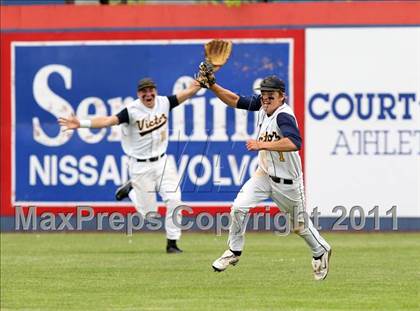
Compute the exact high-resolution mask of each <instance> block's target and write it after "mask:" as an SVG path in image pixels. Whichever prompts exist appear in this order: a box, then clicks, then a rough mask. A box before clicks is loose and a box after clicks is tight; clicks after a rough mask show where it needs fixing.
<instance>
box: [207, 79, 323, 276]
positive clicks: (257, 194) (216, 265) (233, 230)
mask: <svg viewBox="0 0 420 311" xmlns="http://www.w3.org/2000/svg"><path fill="white" fill-rule="evenodd" d="M210 89H211V90H212V91H213V92H214V94H215V95H216V96H217V97H219V98H220V99H221V100H222V101H223V102H224V103H226V104H227V105H229V106H231V107H234V108H238V109H245V110H249V111H258V116H257V118H258V120H257V122H258V123H257V124H258V137H257V139H256V140H248V141H247V142H246V147H247V149H248V150H251V151H258V168H257V171H256V172H255V174H254V175H253V176H252V177H251V178H250V179H249V180H248V181H247V182H246V183H245V184H244V185H243V187H242V189H241V190H240V192H239V193H238V195H237V197H236V199H235V201H234V202H233V205H232V208H231V216H232V222H231V226H230V228H229V240H228V245H229V249H228V250H226V251H225V252H224V253H223V255H222V256H221V257H220V258H218V259H216V260H215V261H214V262H213V264H212V266H213V269H214V270H215V271H219V272H220V271H224V270H225V269H226V268H228V266H229V265H235V264H237V263H238V261H239V258H240V255H241V253H242V249H243V247H244V234H245V229H246V215H247V213H248V212H249V209H250V208H252V207H255V206H256V205H258V204H259V203H260V202H263V201H264V200H267V199H268V198H271V199H272V200H273V201H274V202H275V203H276V205H277V206H279V207H280V208H281V209H284V210H285V211H286V212H287V213H288V214H289V215H290V224H291V226H292V228H293V231H294V232H295V233H297V234H298V235H300V236H301V237H302V238H303V239H304V240H305V242H306V243H307V244H308V246H309V248H310V249H311V251H312V256H313V259H312V267H313V272H314V278H315V280H323V279H325V278H326V277H327V274H328V270H329V259H330V256H331V246H330V245H329V244H328V243H327V242H326V241H325V240H324V238H322V237H321V236H320V234H319V232H318V230H317V229H315V228H314V226H313V224H312V221H311V219H310V218H309V217H307V214H306V213H305V197H304V190H303V176H302V165H301V160H300V156H299V152H298V150H299V149H300V147H301V143H302V142H301V137H300V134H299V130H298V127H297V122H296V118H295V116H294V114H293V111H292V109H291V108H290V107H289V105H287V104H286V102H285V101H286V96H285V84H284V82H283V81H282V80H280V79H279V78H277V77H276V76H269V77H267V78H265V79H264V80H263V81H262V82H261V85H260V88H259V89H260V90H261V95H253V96H250V97H244V96H239V95H237V94H235V93H233V92H231V91H230V90H227V89H225V88H223V87H221V86H220V85H218V84H216V83H214V84H213V85H211V86H210Z"/></svg>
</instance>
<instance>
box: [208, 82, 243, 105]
mask: <svg viewBox="0 0 420 311" xmlns="http://www.w3.org/2000/svg"><path fill="white" fill-rule="evenodd" d="M209 89H210V90H211V91H213V93H214V94H215V95H216V96H217V97H218V98H219V99H220V100H221V101H222V102H224V103H225V104H226V105H228V106H230V107H233V108H236V107H237V105H238V101H239V95H238V94H235V93H233V92H232V91H230V90H228V89H225V88H224V87H222V86H220V85H219V84H217V83H215V84H213V85H212V86H210V88H209Z"/></svg>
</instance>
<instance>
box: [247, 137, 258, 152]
mask: <svg viewBox="0 0 420 311" xmlns="http://www.w3.org/2000/svg"><path fill="white" fill-rule="evenodd" d="M246 148H247V149H248V150H249V151H258V150H260V146H259V143H258V141H256V140H254V139H248V140H247V141H246Z"/></svg>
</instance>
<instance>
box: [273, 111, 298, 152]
mask: <svg viewBox="0 0 420 311" xmlns="http://www.w3.org/2000/svg"><path fill="white" fill-rule="evenodd" d="M277 126H278V127H279V129H280V130H281V132H282V133H283V136H284V137H287V138H289V139H290V140H291V141H292V142H293V143H294V144H295V145H296V147H297V148H298V149H300V147H301V146H302V138H301V137H300V133H299V129H298V127H297V125H296V120H295V118H294V117H293V116H291V115H290V114H288V113H285V112H282V113H279V114H278V115H277Z"/></svg>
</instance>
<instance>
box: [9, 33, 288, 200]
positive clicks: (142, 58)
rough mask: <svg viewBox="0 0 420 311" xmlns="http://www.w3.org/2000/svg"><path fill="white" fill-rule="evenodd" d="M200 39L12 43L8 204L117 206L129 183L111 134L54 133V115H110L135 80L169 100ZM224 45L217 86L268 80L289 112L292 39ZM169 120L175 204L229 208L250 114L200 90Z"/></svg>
mask: <svg viewBox="0 0 420 311" xmlns="http://www.w3.org/2000/svg"><path fill="white" fill-rule="evenodd" d="M206 41H208V40H149V41H147V40H135V41H128V40H125V41H60V42H59V41H50V42H45V41H44V42H13V43H12V47H11V48H12V68H11V71H12V81H14V83H13V82H12V110H13V111H12V129H13V131H12V135H13V138H12V194H13V200H12V203H13V204H27V203H34V204H39V205H47V206H48V205H54V206H59V205H61V206H65V205H66V204H67V205H70V204H75V203H84V204H90V205H95V204H100V205H101V206H104V205H107V204H109V205H116V202H115V199H114V192H115V189H116V188H117V187H118V186H119V185H121V184H122V183H123V182H125V181H126V180H127V179H128V178H129V175H128V167H127V162H128V159H127V157H126V156H125V155H124V153H123V150H122V148H121V144H120V139H121V133H120V129H119V127H118V126H116V127H113V128H109V129H78V130H77V131H67V132H62V131H60V127H59V126H58V124H57V118H58V117H61V116H64V117H65V116H69V115H71V114H75V115H76V116H78V117H80V118H87V117H93V116H105V115H112V114H116V113H118V112H119V111H120V110H121V109H122V108H123V107H124V106H125V105H126V104H127V103H129V102H130V101H132V100H133V99H135V97H136V85H137V81H138V80H139V79H141V78H143V77H152V78H153V79H154V80H155V81H156V83H157V85H158V93H159V95H171V94H173V93H176V92H177V91H178V90H180V89H182V88H185V87H186V86H187V85H188V83H189V82H190V81H191V79H192V77H193V75H194V73H195V72H196V71H197V69H198V65H199V63H200V62H201V61H202V60H203V58H204V55H203V54H204V52H203V43H204V42H206ZM233 41H234V50H233V55H232V56H231V59H230V60H229V61H228V63H227V64H226V65H225V66H224V67H223V68H222V69H221V70H220V71H219V72H218V73H217V79H218V81H220V82H221V84H222V85H225V86H226V87H227V88H229V89H231V90H233V91H235V92H237V93H239V94H243V95H251V94H253V92H254V91H253V89H254V88H255V87H256V86H257V85H258V84H259V82H260V81H261V79H262V78H264V77H265V76H267V75H271V74H276V75H278V76H279V77H280V78H282V79H284V80H285V82H286V85H287V92H288V94H289V104H290V105H292V106H293V94H294V85H293V74H294V71H293V70H294V64H293V48H294V47H293V40H292V39H287V38H283V39H235V40H233ZM169 121H170V123H169V128H170V129H171V131H170V144H169V148H168V154H169V157H168V159H169V161H175V162H176V164H177V168H178V174H180V176H183V179H182V183H181V185H180V186H181V190H182V192H183V199H184V201H186V202H192V203H200V202H206V203H209V202H210V203H211V202H213V203H214V204H216V205H217V204H229V203H230V202H231V201H232V200H233V199H234V198H235V196H236V193H237V192H238V190H239V189H240V186H241V185H242V184H243V182H244V181H245V180H246V179H247V178H248V177H249V174H250V172H252V171H253V170H254V169H255V167H256V153H249V152H247V150H246V148H245V144H244V142H245V140H246V139H248V138H250V137H252V136H253V134H254V132H255V118H254V113H248V112H246V111H242V110H236V109H231V108H228V107H227V106H226V105H225V104H223V103H222V102H220V100H218V99H217V98H216V97H215V96H214V94H212V93H211V92H210V91H209V90H206V89H202V90H200V91H199V92H198V93H197V95H196V96H194V97H193V98H192V99H191V100H189V101H187V102H185V103H184V104H182V105H181V106H179V107H177V108H175V109H174V110H173V111H172V112H171V116H170V117H169Z"/></svg>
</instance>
